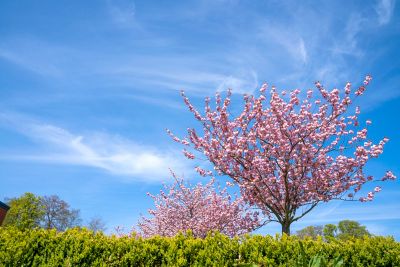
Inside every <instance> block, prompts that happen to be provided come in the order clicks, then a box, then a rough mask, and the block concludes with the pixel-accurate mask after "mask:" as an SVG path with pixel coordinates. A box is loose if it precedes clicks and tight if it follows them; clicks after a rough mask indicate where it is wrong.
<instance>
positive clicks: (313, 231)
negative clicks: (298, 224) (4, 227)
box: [296, 225, 323, 239]
mask: <svg viewBox="0 0 400 267" xmlns="http://www.w3.org/2000/svg"><path fill="white" fill-rule="evenodd" d="M296 235H297V236H298V237H300V238H305V237H311V238H312V239H317V237H318V236H322V235H323V227H322V226H321V225H316V226H307V227H306V228H303V229H301V230H299V231H297V232H296Z"/></svg>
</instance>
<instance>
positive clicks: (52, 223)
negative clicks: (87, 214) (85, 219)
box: [41, 195, 81, 231]
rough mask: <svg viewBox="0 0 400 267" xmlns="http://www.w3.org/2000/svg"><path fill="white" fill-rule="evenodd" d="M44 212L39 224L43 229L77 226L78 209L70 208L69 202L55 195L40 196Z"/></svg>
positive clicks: (61, 228) (78, 221)
mask: <svg viewBox="0 0 400 267" xmlns="http://www.w3.org/2000/svg"><path fill="white" fill-rule="evenodd" d="M41 204H42V206H43V207H44V214H43V217H42V219H41V225H42V227H43V228H45V229H53V228H54V229H57V230H58V231H64V230H65V229H67V228H71V227H74V226H79V225H80V223H81V219H80V217H79V210H76V209H71V208H70V206H69V204H68V203H67V202H65V201H64V200H61V199H60V198H59V197H58V196H56V195H51V196H44V197H42V198H41Z"/></svg>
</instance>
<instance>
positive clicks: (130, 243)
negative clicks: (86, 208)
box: [0, 227, 400, 267]
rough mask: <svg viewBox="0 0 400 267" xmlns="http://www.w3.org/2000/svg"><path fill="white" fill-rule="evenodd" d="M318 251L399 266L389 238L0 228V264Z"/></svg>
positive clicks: (300, 257) (268, 257)
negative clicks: (118, 233) (141, 235)
mask: <svg viewBox="0 0 400 267" xmlns="http://www.w3.org/2000/svg"><path fill="white" fill-rule="evenodd" d="M316 255H318V257H322V258H323V259H325V260H327V261H328V262H331V263H333V260H334V259H338V258H339V257H341V259H342V260H343V265H342V266H400V243H398V242H396V241H395V240H394V239H393V238H390V237H365V238H364V239H354V240H347V241H338V240H331V241H330V242H323V241H322V240H317V241H314V240H299V239H297V238H296V237H287V236H283V237H279V236H276V237H271V236H258V235H255V236H245V237H242V238H234V239H231V238H229V237H227V236H224V235H222V234H218V233H214V234H210V235H209V236H208V237H206V238H205V239H199V238H194V237H192V236H191V235H190V234H187V235H183V234H180V235H177V236H175V237H172V238H162V237H154V238H150V239H141V238H138V239H135V238H129V237H116V236H106V235H104V234H102V233H97V234H94V233H93V232H91V231H88V230H85V229H70V230H67V231H65V232H56V231H54V230H43V229H36V230H27V231H21V230H17V229H14V228H8V227H7V228H5V227H3V228H2V227H0V266H21V267H22V266H309V265H308V264H309V262H310V261H312V258H313V257H314V260H315V256H316ZM253 264H254V265H253ZM313 266H325V265H313ZM326 266H333V265H326ZM337 266H339V265H337Z"/></svg>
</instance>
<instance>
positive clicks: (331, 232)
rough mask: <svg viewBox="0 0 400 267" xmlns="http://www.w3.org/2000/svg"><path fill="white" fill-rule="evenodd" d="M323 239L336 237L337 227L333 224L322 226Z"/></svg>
mask: <svg viewBox="0 0 400 267" xmlns="http://www.w3.org/2000/svg"><path fill="white" fill-rule="evenodd" d="M323 232H324V237H325V238H329V237H336V235H337V226H336V225H334V224H326V225H325V226H324V230H323Z"/></svg>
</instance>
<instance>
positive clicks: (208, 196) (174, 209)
mask: <svg viewBox="0 0 400 267" xmlns="http://www.w3.org/2000/svg"><path fill="white" fill-rule="evenodd" d="M164 188H165V192H163V191H161V193H160V194H159V195H156V196H154V195H150V194H149V195H150V196H151V197H152V198H153V199H154V202H155V209H153V210H149V213H150V215H152V217H150V218H145V217H142V218H141V220H140V221H139V223H138V227H139V233H140V234H141V235H142V236H144V237H149V236H153V235H161V236H174V235H176V234H177V233H178V232H179V231H186V230H191V231H192V233H193V235H194V236H197V237H204V236H206V235H207V233H208V232H209V231H212V230H216V231H220V232H222V233H224V234H226V235H229V236H235V235H240V234H243V233H247V232H250V231H252V230H253V229H254V228H256V227H258V226H259V225H260V222H259V219H258V213H257V212H254V211H249V210H247V208H246V205H245V203H244V202H243V200H242V199H241V198H236V199H235V200H231V197H230V195H229V194H228V193H227V191H226V188H225V189H223V190H221V191H216V190H215V188H214V180H211V181H210V182H209V183H207V184H206V185H202V184H197V185H196V186H195V187H187V186H185V185H184V183H183V180H182V179H178V178H176V177H175V183H174V184H173V185H172V186H171V187H168V186H164Z"/></svg>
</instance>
